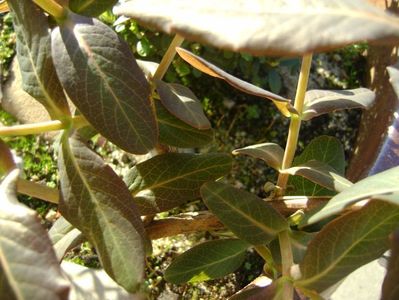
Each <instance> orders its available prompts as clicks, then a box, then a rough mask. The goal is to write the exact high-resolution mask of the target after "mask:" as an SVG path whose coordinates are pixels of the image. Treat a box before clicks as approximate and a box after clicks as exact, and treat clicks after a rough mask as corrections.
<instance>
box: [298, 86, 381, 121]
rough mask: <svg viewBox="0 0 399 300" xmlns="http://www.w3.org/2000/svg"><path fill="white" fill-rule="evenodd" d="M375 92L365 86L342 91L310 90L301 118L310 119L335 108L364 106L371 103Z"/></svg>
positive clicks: (366, 106) (306, 96)
mask: <svg viewBox="0 0 399 300" xmlns="http://www.w3.org/2000/svg"><path fill="white" fill-rule="evenodd" d="M374 99H375V93H374V92H372V91H370V90H369V89H365V88H358V89H354V90H344V91H341V90H339V91H324V90H311V91H308V92H306V95H305V104H304V110H303V114H302V120H305V121H307V120H310V119H312V118H314V117H317V116H320V115H322V114H327V113H331V112H334V111H337V110H343V109H352V108H364V109H367V108H368V107H370V105H371V104H373V102H374Z"/></svg>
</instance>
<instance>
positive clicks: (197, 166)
mask: <svg viewBox="0 0 399 300" xmlns="http://www.w3.org/2000/svg"><path fill="white" fill-rule="evenodd" d="M231 165H232V161H231V157H230V156H228V155H226V154H221V153H210V154H201V155H198V154H188V153H166V154H162V155H157V156H155V157H153V158H151V159H149V160H146V161H144V162H142V163H139V164H137V165H136V166H134V167H133V168H132V169H131V170H130V171H129V173H128V174H127V175H126V178H125V182H126V184H127V186H128V187H129V189H130V191H131V192H132V194H133V196H134V200H135V202H136V204H137V205H138V207H139V210H140V213H141V214H142V215H149V214H155V213H158V212H161V211H166V210H169V209H172V208H174V207H176V206H179V205H181V204H183V203H186V202H188V201H192V200H195V199H198V198H199V197H200V187H201V186H202V185H203V184H204V183H205V182H208V181H212V180H215V179H217V178H219V177H221V176H223V175H225V174H227V173H228V172H229V171H230V169H231ZM154 170H156V172H155V171H154Z"/></svg>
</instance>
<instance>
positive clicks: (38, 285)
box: [0, 0, 399, 299]
mask: <svg viewBox="0 0 399 300" xmlns="http://www.w3.org/2000/svg"><path fill="white" fill-rule="evenodd" d="M115 3H116V1H114V0H110V1H108V0H104V1H90V0H70V1H55V0H24V1H20V0H7V4H8V8H9V9H10V11H11V12H12V14H13V22H14V27H15V31H16V37H17V57H18V61H19V64H20V69H21V73H22V79H23V89H24V90H25V91H26V92H28V93H29V94H30V95H32V96H33V97H34V98H35V99H37V100H38V101H39V102H40V103H41V104H42V105H43V106H44V107H45V108H46V109H47V111H48V112H49V115H50V116H51V118H52V121H49V122H45V123H35V124H26V125H18V126H13V127H2V128H0V137H5V136H15V135H27V134H39V133H44V132H47V131H53V130H58V131H60V136H59V138H58V139H57V141H56V142H55V143H57V148H58V160H57V163H58V169H59V187H58V189H50V188H48V187H45V186H42V185H38V184H36V183H33V182H30V181H27V180H24V179H23V178H21V176H20V175H19V173H20V171H19V169H18V167H17V165H16V164H15V159H14V157H13V154H12V153H11V151H10V149H9V148H8V147H7V145H6V144H5V143H4V142H3V141H0V152H1V159H0V171H1V176H2V182H1V188H0V193H1V199H0V228H1V231H0V275H1V280H0V282H1V285H0V296H1V298H4V299H56V298H59V299H91V298H95V297H98V293H99V290H98V289H99V288H100V286H101V285H103V286H104V287H105V286H106V283H105V282H104V281H101V280H100V279H97V278H100V277H97V275H98V274H97V273H96V272H99V271H93V270H87V272H89V273H90V276H92V278H96V280H98V281H99V282H100V283H99V286H97V288H96V287H91V288H86V289H85V288H82V287H84V284H82V282H80V280H81V277H79V276H76V273H73V272H69V271H68V270H69V269H68V268H65V267H62V264H61V265H60V263H61V262H62V260H63V257H64V255H65V253H66V252H67V251H68V250H70V249H71V248H73V247H74V246H76V245H78V244H79V243H81V242H82V241H86V240H88V241H89V242H90V243H91V244H92V245H93V246H94V247H95V249H96V252H97V254H98V256H99V259H100V262H101V265H102V267H103V268H104V270H105V272H106V273H107V274H108V275H109V277H110V278H111V279H112V281H114V282H113V284H115V283H116V284H117V285H118V286H119V287H116V288H115V286H114V288H113V290H114V291H115V293H117V295H118V297H120V298H123V297H129V294H128V293H130V294H135V295H136V296H137V297H140V292H141V291H142V290H143V288H142V285H143V281H144V269H145V257H146V256H147V255H150V254H151V240H152V239H156V238H159V237H162V236H167V235H173V234H178V233H185V232H193V231H201V230H202V231H203V230H213V229H218V228H219V229H220V228H222V227H225V228H226V229H228V230H229V231H231V233H232V234H231V236H233V237H232V238H220V239H217V240H213V241H210V242H206V243H202V244H200V245H197V246H195V247H193V248H191V249H190V250H188V251H187V252H185V253H183V254H182V255H180V256H178V257H177V258H176V259H175V261H173V262H172V264H171V265H170V266H169V268H168V269H167V270H166V272H165V278H166V280H168V281H170V282H172V283H176V284H180V283H185V282H199V281H204V280H209V279H215V278H219V277H223V276H225V275H227V274H229V273H231V272H233V271H234V270H235V269H236V268H238V267H239V266H240V264H241V263H242V262H243V260H244V254H245V251H246V250H247V249H248V248H254V249H255V250H256V251H257V252H258V253H259V254H260V255H261V256H262V257H263V258H264V260H265V267H264V276H267V277H268V278H269V279H270V282H271V283H270V284H269V285H267V286H262V287H260V286H257V285H256V284H254V285H251V286H248V288H246V289H244V290H243V291H241V292H239V293H238V294H236V295H234V296H232V299H247V298H249V297H255V298H256V299H258V298H263V299H293V298H294V295H295V294H300V295H302V296H303V295H305V296H306V297H310V298H314V299H318V298H320V297H321V296H320V293H321V292H322V291H324V290H326V289H327V288H329V287H331V286H333V285H334V284H336V283H337V282H339V281H340V280H341V279H343V278H344V277H345V276H346V275H348V274H349V273H351V272H352V271H354V270H355V269H357V268H359V267H360V266H362V265H364V264H366V263H368V262H369V261H371V260H374V259H376V258H378V257H380V256H381V255H382V254H383V253H384V252H385V251H386V250H387V249H389V242H388V236H389V235H390V234H391V233H392V232H394V231H395V229H397V228H398V225H399V207H398V203H399V202H398V201H399V167H394V168H391V169H389V170H386V171H384V172H381V173H378V174H376V175H373V176H370V177H368V178H365V179H363V180H361V181H359V182H357V183H352V182H350V181H349V180H347V179H345V177H344V172H345V160H344V153H343V148H342V146H341V144H340V142H339V141H338V140H337V139H336V138H334V137H329V136H319V137H315V139H314V140H313V141H311V142H310V143H309V144H308V145H307V146H306V147H305V150H304V151H303V152H302V153H301V154H300V155H298V156H296V157H295V153H296V148H297V143H298V136H299V132H300V126H301V123H302V122H306V121H308V120H311V119H312V118H315V117H317V116H319V115H322V114H326V113H331V112H334V111H336V110H342V109H352V108H367V107H369V106H370V105H371V104H372V102H373V100H374V93H373V92H372V91H371V90H368V89H367V88H358V89H353V90H343V91H339V90H334V91H331V90H329V91H327V90H326V91H325V90H310V91H307V83H308V79H309V73H310V68H311V63H312V53H313V52H320V51H326V50H330V49H334V48H337V47H341V46H344V45H348V44H352V43H356V42H359V41H368V42H379V43H383V42H390V43H392V42H393V43H397V42H398V40H399V19H398V18H396V17H394V16H392V15H390V14H388V13H386V12H384V11H381V10H379V9H377V8H374V7H373V6H371V5H369V4H367V2H363V1H360V0H350V1H349V0H348V1H344V0H337V1H307V0H302V1H283V0H278V1H276V0H259V1H228V0H219V1H209V0H203V1H196V2H184V1H178V0H163V1H158V0H145V1H144V0H132V1H127V2H123V3H122V4H120V5H118V6H115V7H114V13H115V14H117V15H121V16H124V17H130V18H133V19H134V20H135V21H137V22H139V23H140V24H142V25H144V26H149V27H151V28H156V29H158V30H160V31H165V32H167V33H169V34H174V35H175V37H174V39H173V41H172V43H171V45H170V47H169V49H168V50H167V51H166V53H165V56H164V57H163V59H162V60H161V62H160V63H159V64H155V63H151V62H142V61H137V60H136V59H135V57H134V56H133V54H132V52H131V49H130V47H129V45H128V44H127V43H126V42H124V41H123V40H121V38H119V37H118V35H117V34H116V33H115V32H114V31H113V30H112V29H111V28H110V27H108V26H106V25H105V24H103V23H102V22H101V21H99V20H98V19H97V18H96V16H98V15H99V14H101V13H102V12H103V11H105V10H107V9H110V8H112V7H113V6H114V5H115ZM2 9H5V8H4V5H3V7H2ZM50 24H51V26H50ZM54 24H56V25H54ZM184 39H189V40H193V41H198V42H202V43H205V44H209V45H212V46H215V47H219V48H222V49H228V50H233V51H242V52H246V53H249V54H252V55H258V56H268V55H277V56H287V55H288V56H301V57H302V66H301V70H300V75H299V79H298V86H297V93H296V96H295V99H287V98H285V97H282V96H280V95H276V94H274V93H272V92H269V91H266V90H264V89H262V88H261V87H258V86H255V85H253V84H251V83H249V82H245V81H243V80H241V79H239V78H236V77H234V76H233V75H230V74H228V73H227V72H225V71H223V70H222V69H220V68H219V67H217V66H215V65H214V64H212V63H210V62H208V61H206V60H205V59H203V58H201V57H199V56H197V55H195V54H194V53H191V52H190V51H188V50H187V49H184V48H180V46H181V45H182V42H183V40H184ZM176 53H178V55H180V57H181V58H182V59H184V60H185V61H186V62H187V63H189V64H191V65H192V66H193V67H194V68H196V69H198V70H200V71H202V72H204V73H206V74H208V75H210V76H213V77H215V78H218V79H222V80H224V81H226V83H227V84H229V85H231V86H232V87H234V88H236V89H238V90H240V91H241V92H244V93H247V94H251V95H255V96H258V97H259V98H260V99H261V100H260V101H264V100H266V101H271V102H272V103H274V105H275V106H276V112H279V113H281V114H282V115H283V116H285V117H287V118H289V119H290V126H289V129H288V131H287V141H286V145H285V148H283V147H282V146H281V145H278V144H274V143H263V144H257V145H248V146H247V147H244V148H241V149H236V150H234V151H233V155H247V156H250V157H252V158H254V159H260V160H263V161H264V162H265V163H266V164H267V165H268V166H269V167H271V168H274V169H275V170H276V171H277V172H278V178H277V181H276V182H275V183H270V182H268V183H266V182H265V191H266V192H268V194H269V196H268V197H267V199H261V198H259V197H257V196H256V195H253V194H251V193H249V192H247V191H245V190H244V189H237V188H235V187H233V186H231V185H229V184H226V183H225V182H224V181H223V180H219V179H220V178H221V177H223V176H224V175H226V174H228V173H229V171H230V168H231V164H232V159H233V158H232V157H231V155H230V154H228V153H207V154H188V153H179V151H177V150H178V149H179V148H194V147H201V146H204V145H206V144H208V143H210V142H211V141H212V138H213V131H212V128H211V124H210V122H209V120H208V119H207V118H206V116H205V114H204V113H203V111H202V107H201V103H200V101H199V100H198V99H197V98H196V96H195V95H194V94H193V92H191V91H190V90H189V89H188V88H187V87H185V86H183V85H180V84H171V83H167V82H165V81H164V80H163V77H164V74H165V73H166V71H167V69H168V67H169V65H170V64H171V62H172V60H173V58H174V56H175V55H176ZM388 71H389V73H390V75H391V78H392V83H393V85H394V87H395V88H397V87H398V85H399V83H398V81H397V78H398V74H399V73H398V72H399V71H398V69H396V68H394V67H391V68H389V70H388ZM68 99H69V100H70V101H71V102H72V103H73V105H69V103H68ZM87 128H90V131H87V130H85V129H87ZM254 130H256V129H254ZM87 132H92V133H91V134H88V133H87ZM93 134H100V135H102V136H103V137H105V138H106V139H108V140H109V141H110V142H112V143H113V144H115V145H116V146H117V147H119V148H120V149H121V151H126V152H128V153H134V154H146V153H151V158H149V159H148V160H145V161H143V162H140V163H138V164H137V165H135V166H134V167H133V168H132V169H131V170H130V171H129V172H128V174H127V175H126V176H125V178H123V179H122V178H120V177H119V176H118V175H117V174H116V173H115V172H114V171H113V170H112V169H111V168H110V167H109V166H108V165H107V164H106V163H105V162H104V161H103V159H102V158H101V157H100V156H99V155H98V154H96V153H95V152H94V151H92V150H91V149H90V147H89V146H88V141H89V139H90V138H91V137H92V136H93ZM283 142H284V141H281V143H283ZM172 150H173V151H172ZM18 192H19V193H25V194H28V195H32V196H35V197H38V198H41V199H43V200H46V201H50V202H54V203H58V208H59V211H60V214H61V215H62V217H61V218H59V219H58V220H57V221H56V222H55V224H54V225H53V227H52V228H51V229H50V231H48V232H46V231H45V229H43V228H42V227H41V225H40V221H39V219H38V218H37V216H36V215H35V212H33V211H31V210H30V209H29V208H27V207H25V206H24V205H22V204H20V203H19V202H18V201H17V199H16V194H17V193H18ZM199 198H201V199H202V200H203V201H204V203H205V204H206V206H207V207H208V209H209V211H210V212H199V213H198V216H196V217H195V218H192V219H190V220H186V219H180V220H179V219H176V218H174V219H171V220H168V219H164V220H158V221H156V220H152V216H154V215H155V214H157V213H159V212H164V211H168V210H171V209H173V208H175V207H178V206H179V205H181V204H184V203H186V202H188V201H193V200H197V199H199ZM364 200H366V201H364ZM143 217H146V218H143ZM143 220H144V221H143ZM310 225H312V226H311V227H310ZM392 243H393V251H392V255H391V263H390V265H389V267H388V268H389V271H388V276H387V278H386V280H385V282H384V290H383V293H382V297H383V299H394V298H395V295H396V294H395V293H397V286H398V281H397V280H396V279H397V277H398V274H397V269H395V262H396V260H397V247H398V246H397V234H396V235H393V238H392ZM395 280H396V281H395ZM251 299H252V298H251Z"/></svg>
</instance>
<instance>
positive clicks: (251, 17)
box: [114, 0, 399, 56]
mask: <svg viewBox="0 0 399 300" xmlns="http://www.w3.org/2000/svg"><path fill="white" fill-rule="evenodd" d="M114 12H115V13H116V14H117V15H126V16H129V17H132V18H134V19H135V20H137V21H138V22H140V23H142V24H145V25H148V26H150V27H154V28H156V29H158V30H163V31H165V32H167V33H169V34H172V33H177V34H180V35H181V36H183V37H185V38H187V39H190V40H194V41H197V42H200V43H205V44H210V45H212V46H215V47H220V48H223V49H227V50H233V51H236V52H248V53H250V54H254V55H262V56H264V55H279V56H284V55H296V56H300V55H303V54H306V53H310V52H314V51H325V50H329V49H333V48H337V47H341V46H344V45H348V44H352V43H355V42H358V41H364V40H368V41H374V40H381V39H384V38H390V39H392V40H393V41H395V40H396V41H397V40H398V37H399V22H398V21H397V19H396V18H395V17H394V16H392V15H390V14H388V13H385V12H384V11H382V10H380V9H377V8H375V7H373V6H372V5H371V4H368V3H367V1H361V0H351V1H346V0H338V1H323V0H319V1H295V2H291V1H284V0H263V1H256V2H247V1H234V2H232V1H230V0H219V1H212V0H207V1H205V0H202V1H196V2H188V1H185V2H182V1H180V0H167V1H166V0H135V1H128V2H125V3H123V4H122V5H121V6H119V7H115V9H114Z"/></svg>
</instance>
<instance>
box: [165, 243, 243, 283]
mask: <svg viewBox="0 0 399 300" xmlns="http://www.w3.org/2000/svg"><path fill="white" fill-rule="evenodd" d="M248 247H249V245H248V244H247V243H246V242H244V241H241V240H237V239H222V240H215V241H210V242H205V243H202V244H200V245H197V246H194V247H193V248H191V249H190V250H188V251H186V252H184V253H183V254H181V255H179V256H178V257H177V258H176V259H175V260H173V262H172V264H171V265H170V266H169V267H168V268H167V269H166V271H165V279H166V280H167V281H169V282H172V283H175V284H181V283H185V282H201V281H206V280H209V279H217V278H221V277H223V276H226V275H228V274H230V273H232V272H234V271H235V270H236V269H237V268H238V267H239V266H240V265H241V264H242V263H243V261H244V259H245V250H246V249H247V248H248Z"/></svg>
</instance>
